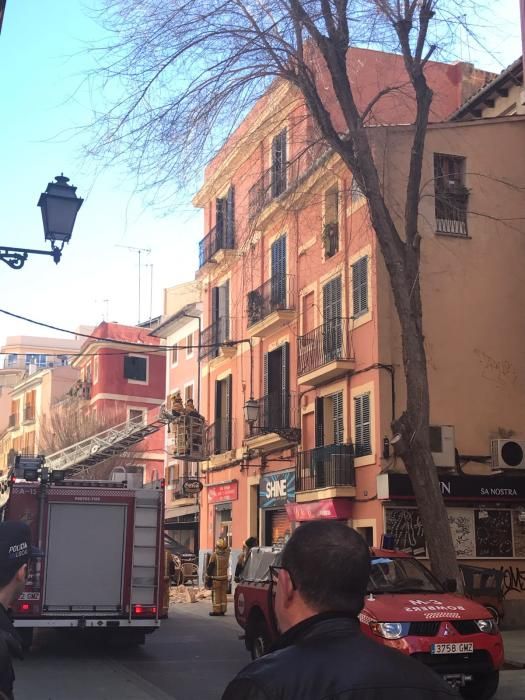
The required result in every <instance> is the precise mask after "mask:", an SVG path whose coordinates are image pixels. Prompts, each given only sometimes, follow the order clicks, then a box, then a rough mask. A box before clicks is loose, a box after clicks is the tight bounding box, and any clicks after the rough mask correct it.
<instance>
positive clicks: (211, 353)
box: [199, 316, 230, 360]
mask: <svg viewBox="0 0 525 700" xmlns="http://www.w3.org/2000/svg"><path fill="white" fill-rule="evenodd" d="M228 340H230V319H229V318H228V317H227V316H226V317H223V318H219V319H218V320H217V321H214V322H213V323H212V324H211V326H208V327H207V328H205V329H204V330H203V331H202V333H201V349H200V353H199V355H200V357H199V359H201V360H205V359H207V358H210V359H213V358H214V357H217V355H218V354H219V348H220V346H221V345H224V344H225V343H227V342H228Z"/></svg>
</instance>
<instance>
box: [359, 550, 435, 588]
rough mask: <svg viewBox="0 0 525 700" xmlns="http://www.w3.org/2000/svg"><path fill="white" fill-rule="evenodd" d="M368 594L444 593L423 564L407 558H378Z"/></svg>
mask: <svg viewBox="0 0 525 700" xmlns="http://www.w3.org/2000/svg"><path fill="white" fill-rule="evenodd" d="M367 592H368V593H419V592H421V593H442V592H443V589H442V588H441V586H440V585H439V583H438V581H437V580H436V579H435V578H434V577H433V576H432V574H431V573H430V571H428V570H427V569H426V568H425V567H424V566H423V564H421V563H420V562H419V561H417V559H410V558H408V557H407V558H405V557H392V558H390V557H376V558H373V559H372V568H371V571H370V578H369V581H368V589H367Z"/></svg>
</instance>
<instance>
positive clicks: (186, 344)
mask: <svg viewBox="0 0 525 700" xmlns="http://www.w3.org/2000/svg"><path fill="white" fill-rule="evenodd" d="M170 291H171V292H173V294H172V296H173V297H174V299H173V301H171V302H170V300H169V297H168V296H167V301H166V304H165V312H166V311H167V312H169V311H170V310H173V309H175V310H174V311H173V313H168V314H165V318H164V320H163V321H162V323H161V324H160V325H159V327H158V328H156V329H155V330H154V331H153V332H152V335H153V336H155V337H157V338H162V339H163V344H164V345H166V346H167V348H166V405H167V406H171V400H172V397H173V396H174V395H175V394H176V393H177V392H179V393H180V395H181V398H182V401H183V402H184V403H186V401H187V400H188V399H192V400H193V402H194V404H195V407H196V408H197V409H198V408H199V400H200V382H199V361H198V356H199V352H198V344H199V333H200V326H201V321H200V318H201V304H200V290H199V286H198V285H197V284H195V283H189V284H183V285H178V286H177V287H172V288H171V290H170ZM168 302H169V303H168ZM174 449H175V440H174V433H173V431H172V429H171V428H170V429H168V430H167V431H166V433H165V462H164V474H165V480H166V490H165V494H166V504H165V529H166V531H167V532H168V534H169V536H170V537H172V538H173V539H174V540H175V541H176V542H177V543H178V544H180V545H181V546H182V547H183V548H185V549H187V550H189V551H190V552H192V553H195V554H196V553H197V551H198V548H199V511H200V508H199V498H198V496H196V495H195V494H191V493H186V492H185V490H184V484H185V482H186V481H187V480H188V479H191V478H196V477H198V476H199V465H198V463H197V462H189V461H182V460H178V459H176V458H174V457H173V453H174Z"/></svg>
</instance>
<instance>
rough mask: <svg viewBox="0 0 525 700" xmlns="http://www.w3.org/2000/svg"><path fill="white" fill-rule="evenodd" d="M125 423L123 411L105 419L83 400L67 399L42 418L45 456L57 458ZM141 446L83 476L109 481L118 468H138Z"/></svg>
mask: <svg viewBox="0 0 525 700" xmlns="http://www.w3.org/2000/svg"><path fill="white" fill-rule="evenodd" d="M125 420H126V417H125V415H124V414H123V412H122V410H120V411H119V410H118V409H117V408H115V409H113V410H106V411H105V412H104V414H103V415H101V416H99V414H96V413H95V412H93V411H90V410H88V406H86V402H85V401H84V400H83V399H81V398H78V397H75V396H67V397H66V398H64V399H63V400H62V401H60V402H58V403H57V404H55V405H54V406H52V407H51V411H50V413H49V414H46V415H44V416H42V419H41V422H40V426H41V427H40V440H41V448H42V452H43V454H45V455H50V454H53V453H54V452H58V451H59V450H63V449H65V448H66V447H70V446H71V445H74V444H76V443H77V442H81V441H82V440H86V439H87V438H90V437H92V436H93V435H97V434H98V433H101V432H102V431H104V430H107V429H108V428H111V427H113V426H115V425H118V424H119V423H122V422H123V421H125ZM139 446H140V443H139ZM139 446H132V447H130V448H128V449H127V450H126V452H124V453H122V455H119V456H117V457H110V458H109V459H106V460H104V461H103V462H100V464H96V465H94V466H92V467H88V468H86V469H83V470H82V471H81V472H80V474H79V476H81V477H82V478H86V479H87V478H93V479H108V478H109V476H110V474H111V472H112V470H113V469H114V468H115V467H130V466H134V465H135V459H136V457H135V454H134V453H136V452H137V451H139Z"/></svg>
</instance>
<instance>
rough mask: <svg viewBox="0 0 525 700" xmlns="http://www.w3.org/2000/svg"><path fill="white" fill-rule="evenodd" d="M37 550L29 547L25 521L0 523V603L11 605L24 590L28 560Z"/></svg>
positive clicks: (29, 533)
mask: <svg viewBox="0 0 525 700" xmlns="http://www.w3.org/2000/svg"><path fill="white" fill-rule="evenodd" d="M38 554H39V553H38V551H37V550H35V549H34V548H33V547H31V532H30V530H29V526H28V525H27V524H26V523H23V522H18V521H16V522H15V521H6V522H3V523H0V603H2V605H4V607H6V608H7V607H9V606H10V605H13V603H14V602H15V601H16V599H17V598H18V596H19V595H20V594H21V593H22V591H23V590H24V587H25V584H26V580H27V574H28V567H29V562H30V560H31V558H32V557H33V556H36V555H38Z"/></svg>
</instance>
